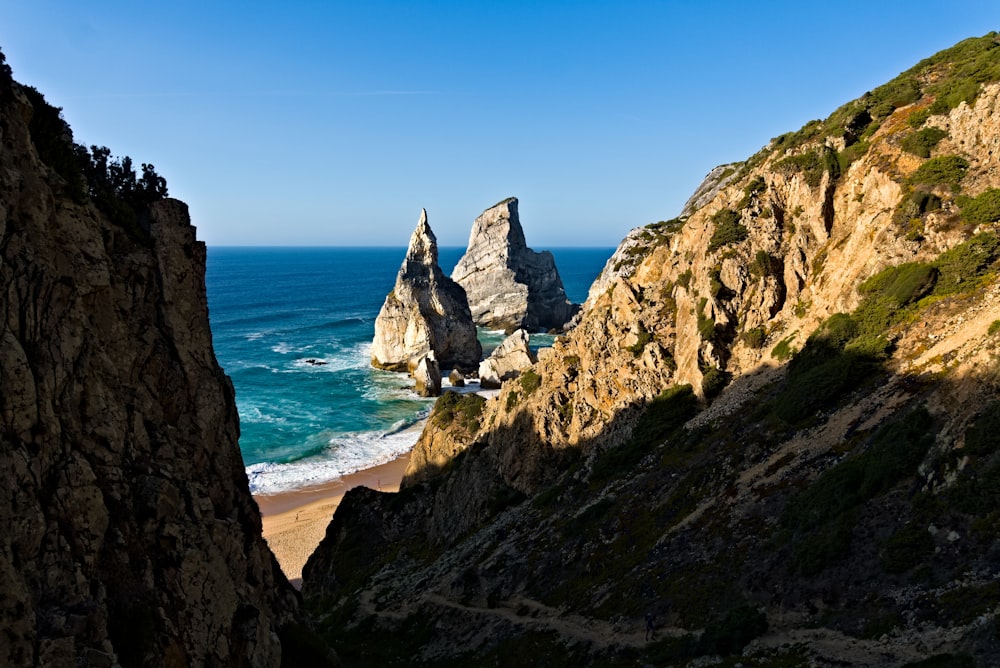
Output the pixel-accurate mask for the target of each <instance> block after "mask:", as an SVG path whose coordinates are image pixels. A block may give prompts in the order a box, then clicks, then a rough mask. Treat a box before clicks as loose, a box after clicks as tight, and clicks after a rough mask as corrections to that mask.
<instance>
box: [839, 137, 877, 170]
mask: <svg viewBox="0 0 1000 668" xmlns="http://www.w3.org/2000/svg"><path fill="white" fill-rule="evenodd" d="M868 146H869V144H868V142H867V141H859V142H858V143H856V144H851V145H850V146H848V147H847V148H845V149H844V150H843V151H841V152H840V153H838V154H837V167H838V169H839V170H840V173H841V174H844V173H846V172H847V169H848V168H849V167H850V166H851V165H852V164H854V162H855V161H856V160H858V159H859V158H861V156H863V155H864V154H865V153H867V152H868Z"/></svg>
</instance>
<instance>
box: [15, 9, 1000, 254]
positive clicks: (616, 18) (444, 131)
mask: <svg viewBox="0 0 1000 668" xmlns="http://www.w3.org/2000/svg"><path fill="white" fill-rule="evenodd" d="M997 29H1000V3H998V2H995V0H990V1H986V0H981V1H978V2H973V1H964V0H952V1H951V2H947V3H941V2H925V1H923V0H913V1H908V2H903V1H900V2H871V1H870V0H866V1H865V2H857V1H855V0H839V1H838V2H827V3H809V2H801V1H799V2H711V1H705V2H694V1H691V2H679V1H678V2H670V1H663V2H628V1H621V2H586V1H578V2H520V1H516V0H509V1H507V2H475V1H466V2H451V1H448V2H388V1H385V0H370V1H360V0H356V1H354V2H295V1H288V2H256V1H253V0H250V1H244V2H238V3H237V2H212V1H211V0H201V1H200V2H188V1H186V0H179V1H171V2H158V3H148V2H134V1H133V2H129V3H124V2H112V1H107V0H97V1H94V2H79V0H76V1H73V2H68V1H61V2H57V1H53V0H4V2H3V3H2V4H0V48H2V49H3V51H4V53H5V54H6V56H7V61H8V63H9V64H10V65H11V67H12V68H13V70H14V76H15V78H16V79H17V80H18V81H21V82H22V83H26V84H30V85H33V86H35V87H37V88H38V89H39V90H41V91H42V92H43V93H44V94H45V95H46V97H47V98H48V99H49V101H50V102H51V103H52V104H55V105H56V106H60V107H63V109H64V115H65V117H66V119H67V120H68V121H69V123H70V125H71V126H72V127H73V130H74V134H75V138H76V140H77V141H79V142H81V143H85V144H88V145H89V144H98V145H105V146H108V147H109V148H111V150H112V153H113V154H114V155H129V156H131V157H132V158H133V160H134V161H135V162H136V163H139V162H151V163H153V164H155V165H156V168H157V171H158V172H159V173H160V174H161V175H162V176H164V177H166V179H167V182H168V185H169V189H170V194H171V195H173V196H175V197H178V198H180V199H183V200H184V201H186V202H187V203H188V204H189V205H190V207H191V214H192V219H193V222H194V223H195V225H197V226H198V231H199V237H200V238H201V239H203V240H205V241H207V242H208V243H209V244H210V245H279V244H280V245H380V246H403V245H405V244H406V242H407V240H408V239H409V235H410V232H412V230H413V228H414V227H415V225H416V223H417V219H418V217H419V213H420V208H421V207H426V208H427V211H428V215H429V220H430V223H431V226H432V228H433V229H434V230H435V232H436V234H437V237H438V241H439V243H440V244H442V245H449V246H463V245H465V243H466V242H467V240H468V234H469V230H470V228H471V225H472V221H473V220H474V219H475V217H476V216H477V215H478V214H479V213H480V212H482V210H483V209H485V208H487V207H488V206H490V205H492V204H493V203H495V202H497V201H499V200H501V199H503V198H505V197H507V196H510V195H514V196H517V197H518V198H519V199H520V211H521V220H522V223H523V225H524V227H525V234H526V236H527V239H528V243H529V245H531V246H533V247H535V248H552V247H559V246H614V245H616V244H617V243H618V241H620V240H621V238H622V237H623V236H624V235H625V234H626V233H627V232H628V230H630V229H631V228H633V227H636V226H640V225H645V224H647V223H651V222H655V221H657V220H662V219H665V218H670V217H673V216H675V215H676V214H677V213H679V211H680V209H681V207H682V206H683V204H684V201H685V200H686V199H687V198H688V196H689V195H690V194H691V192H693V190H694V189H695V187H696V186H697V185H698V183H700V181H701V179H702V177H703V176H704V175H705V174H706V173H707V172H708V171H709V170H710V169H711V168H712V167H714V166H715V165H717V164H721V163H725V162H731V161H737V160H743V159H745V158H747V157H749V156H750V155H751V154H753V153H754V152H755V151H756V150H757V149H759V148H760V147H761V146H763V145H764V144H766V143H767V142H768V140H769V139H770V138H772V137H774V136H777V135H779V134H781V133H783V132H787V131H790V130H795V129H798V128H799V127H801V126H802V125H803V124H804V123H805V122H806V121H809V120H811V119H813V118H821V117H825V116H826V115H828V114H829V113H830V112H831V111H833V110H834V109H835V108H836V107H837V106H839V105H840V104H842V103H844V102H846V101H848V100H850V99H853V98H855V97H857V96H859V95H861V94H863V93H864V92H865V91H867V90H870V89H871V88H873V87H875V86H877V85H879V84H881V83H884V82H885V81H887V80H888V79H890V78H892V77H893V76H895V75H896V74H898V73H899V72H901V71H903V70H905V69H907V68H909V67H910V66H912V65H914V64H916V63H917V61H919V60H920V59H922V58H924V57H927V56H930V55H932V54H933V53H935V52H937V51H939V50H941V49H943V48H946V47H948V46H951V45H952V44H954V43H955V42H957V41H959V40H961V39H964V38H966V37H973V36H980V35H983V34H985V33H987V32H990V31H991V30H997Z"/></svg>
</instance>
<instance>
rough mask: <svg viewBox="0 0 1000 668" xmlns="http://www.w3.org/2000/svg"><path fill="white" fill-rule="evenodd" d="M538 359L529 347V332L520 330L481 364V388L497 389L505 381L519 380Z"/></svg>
mask: <svg viewBox="0 0 1000 668" xmlns="http://www.w3.org/2000/svg"><path fill="white" fill-rule="evenodd" d="M537 361H538V358H537V357H535V354H534V353H533V352H531V348H530V347H529V346H528V332H527V331H525V330H523V329H519V330H517V331H516V332H514V333H513V334H511V335H510V336H508V337H507V338H506V339H504V340H503V343H501V344H500V345H499V346H497V349H496V350H494V351H493V353H492V354H491V355H490V356H489V357H488V358H486V359H485V360H483V361H482V362H480V364H479V386H480V387H482V388H483V389H484V390H485V389H497V388H499V387H500V385H501V384H503V381H505V380H508V379H510V378H517V377H518V376H519V375H521V370H522V369H526V368H527V367H529V366H531V365H532V364H534V363H535V362H537Z"/></svg>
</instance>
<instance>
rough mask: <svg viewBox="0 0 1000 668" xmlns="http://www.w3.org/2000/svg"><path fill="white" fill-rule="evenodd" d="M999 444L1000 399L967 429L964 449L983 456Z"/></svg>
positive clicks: (977, 417)
mask: <svg viewBox="0 0 1000 668" xmlns="http://www.w3.org/2000/svg"><path fill="white" fill-rule="evenodd" d="M997 322H1000V321H997ZM991 329H992V326H991ZM998 446H1000V401H994V402H991V403H990V404H989V406H987V407H986V408H985V409H984V410H983V412H981V413H980V414H979V415H978V416H976V419H975V421H974V422H973V423H972V424H971V425H969V427H968V429H966V430H965V447H964V450H963V451H964V452H967V453H969V454H970V455H975V456H977V457H982V456H985V455H989V454H992V453H993V452H994V451H996V450H997V448H998Z"/></svg>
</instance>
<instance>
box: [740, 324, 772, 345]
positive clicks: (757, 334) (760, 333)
mask: <svg viewBox="0 0 1000 668" xmlns="http://www.w3.org/2000/svg"><path fill="white" fill-rule="evenodd" d="M740 338H742V339H743V343H745V344H746V345H747V347H748V348H753V349H754V350H760V349H761V348H763V347H764V341H765V340H766V339H767V330H766V329H764V328H763V327H754V328H752V329H748V330H747V331H745V332H743V336H742V337H740Z"/></svg>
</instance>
